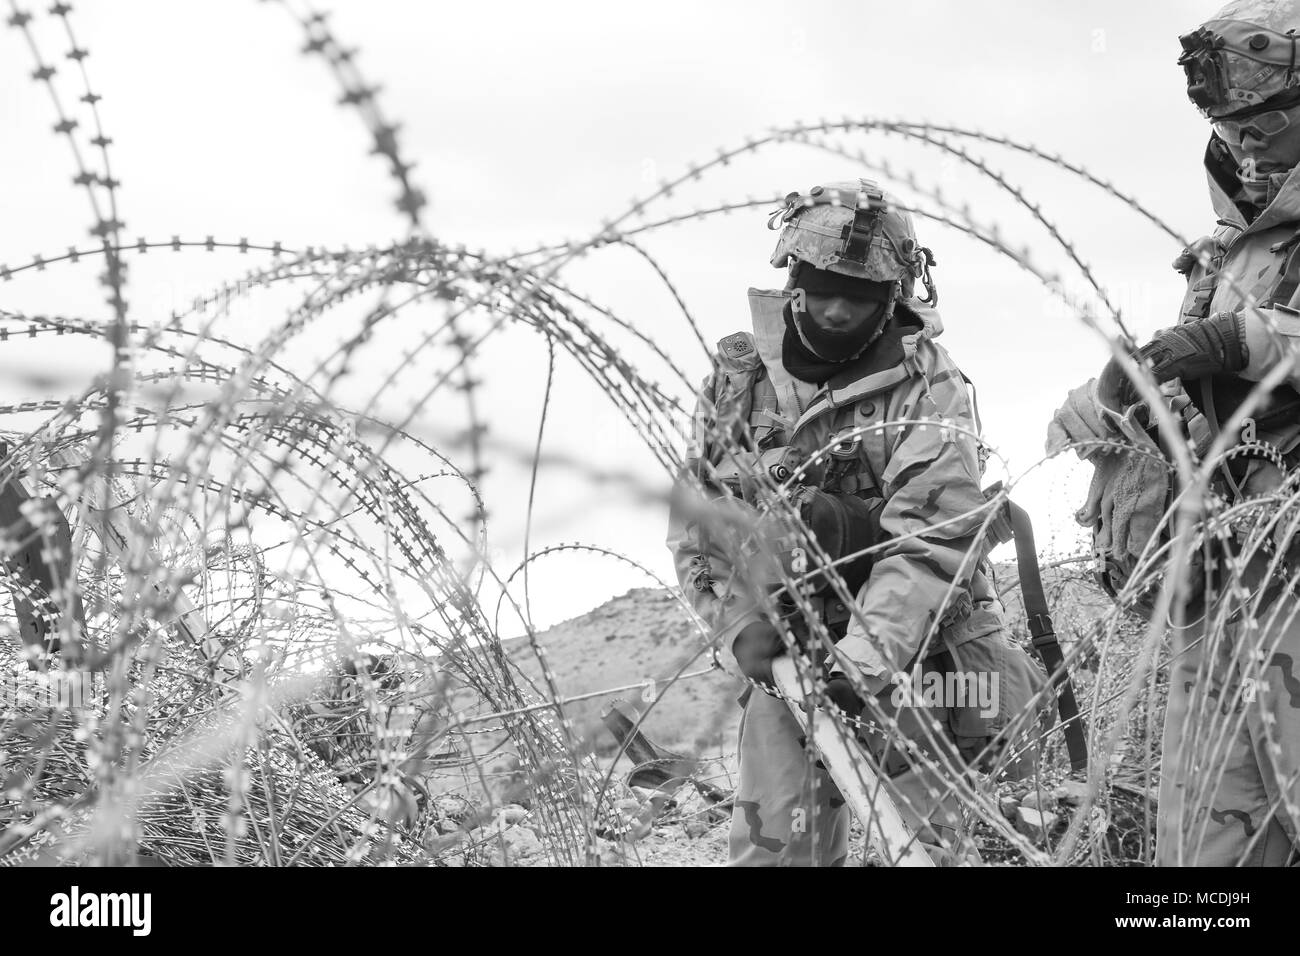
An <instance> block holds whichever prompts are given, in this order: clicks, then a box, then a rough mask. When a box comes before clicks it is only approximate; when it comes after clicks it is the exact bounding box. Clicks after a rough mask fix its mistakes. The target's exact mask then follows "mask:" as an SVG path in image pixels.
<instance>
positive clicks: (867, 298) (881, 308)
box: [792, 264, 894, 362]
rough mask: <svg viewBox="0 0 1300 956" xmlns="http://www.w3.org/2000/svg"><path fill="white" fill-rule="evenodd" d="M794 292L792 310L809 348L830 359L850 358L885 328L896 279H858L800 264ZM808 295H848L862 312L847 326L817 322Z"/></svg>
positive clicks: (821, 357) (804, 341)
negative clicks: (823, 324) (809, 310)
mask: <svg viewBox="0 0 1300 956" xmlns="http://www.w3.org/2000/svg"><path fill="white" fill-rule="evenodd" d="M794 292H795V296H794V302H793V309H792V311H793V315H794V324H795V329H796V331H797V332H798V333H799V339H800V341H802V342H803V344H804V346H805V347H806V348H807V349H808V350H809V351H811V352H812V353H813V354H814V355H816V356H817V357H818V358H820V359H823V360H825V361H827V362H847V361H848V360H849V359H852V358H856V357H857V356H858V355H860V354H861V353H862V352H863V351H864V350H865V349H866V348H867V346H868V345H870V344H871V343H872V342H874V341H875V340H876V339H877V338H879V337H880V334H881V333H882V332H884V330H885V326H886V325H887V324H888V322H889V317H890V314H891V313H892V312H893V309H892V306H893V298H894V296H893V292H894V283H892V282H873V281H871V280H870V279H857V278H854V277H853V276H845V275H840V274H839V273H838V272H830V271H827V270H824V269H814V268H812V267H811V266H809V265H807V264H802V265H800V266H799V271H798V273H797V274H796V276H795V287H794ZM809 296H813V297H817V298H825V299H829V298H842V299H846V300H847V301H848V302H849V303H850V304H851V305H852V307H853V308H854V310H855V311H860V312H861V313H862V315H861V317H860V318H859V319H858V321H857V322H855V323H854V324H853V325H851V326H848V327H845V328H827V327H825V326H822V325H818V324H817V322H815V321H814V320H813V317H812V315H810V314H809V313H808V311H807V304H806V303H807V299H808V297H809Z"/></svg>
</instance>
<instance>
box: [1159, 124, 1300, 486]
mask: <svg viewBox="0 0 1300 956" xmlns="http://www.w3.org/2000/svg"><path fill="white" fill-rule="evenodd" d="M1205 166H1206V172H1207V173H1208V178H1209V187H1210V199H1211V202H1212V203H1213V205H1214V211H1215V213H1216V214H1217V215H1218V217H1219V226H1218V228H1217V229H1216V230H1215V231H1214V233H1213V234H1212V235H1209V236H1206V237H1204V238H1202V239H1199V240H1197V241H1196V242H1195V243H1193V244H1192V246H1191V247H1190V248H1188V249H1186V250H1184V252H1183V254H1182V255H1181V256H1179V258H1178V259H1177V260H1176V261H1175V263H1174V265H1175V268H1177V269H1178V270H1179V271H1180V272H1183V273H1184V274H1186V276H1187V292H1186V295H1185V297H1184V299H1183V304H1182V308H1181V310H1180V315H1179V321H1180V322H1186V321H1191V320H1194V319H1199V318H1203V317H1206V316H1210V315H1213V314H1214V313H1216V312H1226V311H1237V310H1241V311H1242V314H1243V316H1244V320H1245V329H1246V344H1247V347H1248V349H1249V351H1250V361H1249V364H1248V365H1247V366H1246V368H1245V369H1243V370H1242V371H1241V373H1240V374H1239V375H1219V376H1214V377H1213V378H1212V380H1211V381H1210V382H1209V383H1208V384H1209V386H1210V387H1211V395H1210V399H1211V401H1212V402H1213V406H1214V407H1213V409H1208V408H1206V402H1205V395H1204V386H1205V384H1206V383H1185V385H1186V388H1187V393H1188V396H1189V397H1190V398H1191V399H1192V401H1194V402H1196V403H1197V405H1198V406H1200V407H1201V410H1202V411H1203V412H1206V414H1207V417H1213V418H1215V419H1217V423H1218V424H1221V423H1222V422H1223V421H1225V420H1226V419H1227V418H1228V417H1229V415H1230V414H1231V413H1232V412H1233V411H1234V410H1235V409H1236V408H1237V406H1238V404H1239V403H1240V401H1241V399H1242V398H1244V397H1245V395H1246V393H1247V392H1249V390H1250V388H1251V387H1252V386H1253V385H1254V384H1255V383H1256V382H1258V381H1259V380H1260V379H1262V378H1263V377H1264V376H1265V375H1267V374H1268V372H1269V371H1271V370H1272V369H1273V368H1275V367H1276V365H1277V363H1278V362H1281V361H1287V362H1291V363H1292V371H1291V375H1290V377H1289V379H1288V380H1287V382H1286V384H1284V385H1283V386H1282V387H1280V388H1278V389H1275V390H1274V391H1273V393H1272V394H1271V395H1270V396H1268V398H1267V399H1266V400H1265V401H1264V403H1263V404H1262V405H1261V406H1260V407H1259V408H1258V409H1257V410H1256V411H1255V413H1254V415H1253V416H1252V417H1253V419H1254V427H1253V428H1251V431H1250V434H1249V435H1247V436H1245V437H1248V438H1249V437H1251V436H1252V435H1253V436H1254V437H1256V438H1258V439H1260V440H1263V441H1267V442H1269V443H1270V444H1273V445H1274V446H1276V447H1277V448H1278V449H1279V450H1280V451H1282V452H1283V453H1289V452H1292V451H1294V450H1296V447H1297V445H1300V393H1297V388H1300V363H1296V361H1295V358H1294V353H1295V350H1296V347H1297V345H1300V312H1297V311H1296V310H1297V308H1300V294H1298V292H1297V288H1298V287H1300V168H1297V169H1294V170H1292V171H1291V174H1290V175H1289V176H1288V177H1286V178H1285V180H1284V181H1282V182H1281V183H1280V184H1279V185H1278V186H1277V188H1276V190H1275V195H1274V196H1273V199H1272V201H1271V202H1270V203H1269V204H1268V206H1266V207H1265V208H1264V209H1263V210H1262V211H1260V212H1259V213H1258V215H1256V216H1255V217H1254V218H1253V219H1250V220H1249V221H1247V217H1246V215H1245V214H1244V212H1243V206H1242V205H1239V204H1238V201H1239V200H1240V198H1241V193H1240V185H1239V184H1238V182H1237V180H1236V177H1235V175H1234V173H1233V172H1232V169H1233V164H1232V161H1231V158H1230V157H1229V156H1227V154H1226V150H1225V149H1224V148H1223V147H1222V145H1221V144H1220V143H1219V142H1218V141H1217V140H1216V139H1211V141H1210V145H1209V148H1208V149H1207V151H1206V157H1205ZM1202 255H1205V256H1207V258H1208V261H1207V262H1206V263H1204V264H1202V263H1201V262H1200V261H1199V260H1200V258H1201V256H1202ZM1229 277H1231V281H1229ZM1248 299H1249V301H1253V302H1256V303H1258V306H1255V307H1252V306H1250V305H1248V304H1247V301H1248ZM1211 411H1213V412H1214V414H1213V416H1210V412H1211ZM1261 469H1262V470H1261ZM1270 472H1274V473H1270ZM1275 472H1276V469H1274V468H1271V466H1266V463H1264V462H1262V461H1261V462H1258V463H1256V465H1255V467H1254V468H1252V473H1251V476H1250V480H1249V486H1250V487H1249V489H1248V490H1250V491H1252V492H1260V491H1264V490H1266V489H1267V488H1268V487H1271V486H1273V485H1274V484H1276V482H1277V481H1278V480H1279V476H1278V475H1276V474H1275Z"/></svg>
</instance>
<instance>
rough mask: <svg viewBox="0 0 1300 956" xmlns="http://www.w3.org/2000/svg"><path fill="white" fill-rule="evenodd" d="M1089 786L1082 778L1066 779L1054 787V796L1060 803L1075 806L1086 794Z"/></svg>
mask: <svg viewBox="0 0 1300 956" xmlns="http://www.w3.org/2000/svg"><path fill="white" fill-rule="evenodd" d="M1089 789H1090V788H1089V786H1088V785H1087V784H1086V783H1084V782H1083V781H1082V780H1066V781H1065V782H1064V783H1062V784H1061V785H1060V786H1059V787H1057V788H1056V791H1055V794H1054V795H1055V797H1056V799H1057V800H1059V801H1061V802H1062V803H1068V804H1069V805H1070V806H1072V807H1077V806H1078V805H1079V804H1080V803H1082V802H1083V800H1084V798H1085V797H1087V796H1088V791H1089Z"/></svg>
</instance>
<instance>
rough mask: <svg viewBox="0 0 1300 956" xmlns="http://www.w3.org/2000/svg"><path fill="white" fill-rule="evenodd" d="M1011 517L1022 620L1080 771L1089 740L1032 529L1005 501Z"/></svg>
mask: <svg viewBox="0 0 1300 956" xmlns="http://www.w3.org/2000/svg"><path fill="white" fill-rule="evenodd" d="M1007 510H1008V512H1009V513H1010V515H1011V528H1012V530H1013V531H1014V533H1015V540H1016V569H1017V571H1018V572H1019V575H1020V593H1021V597H1022V598H1023V600H1024V603H1025V618H1026V620H1027V621H1028V624H1029V634H1030V637H1031V641H1032V643H1033V645H1034V650H1036V651H1037V652H1038V656H1039V657H1041V658H1042V660H1043V664H1044V666H1045V667H1046V668H1047V673H1048V678H1049V680H1050V681H1051V684H1052V687H1053V688H1054V689H1055V691H1056V706H1057V710H1058V712H1059V713H1060V715H1061V727H1062V728H1063V729H1064V731H1065V746H1066V749H1067V750H1068V751H1069V753H1070V766H1071V767H1072V768H1073V769H1075V770H1083V769H1085V768H1086V767H1087V766H1088V740H1087V734H1086V728H1085V726H1084V723H1083V718H1082V717H1080V716H1079V704H1078V702H1077V701H1076V700H1075V697H1074V685H1073V684H1072V683H1071V682H1070V672H1069V671H1068V670H1067V669H1066V666H1065V655H1064V654H1063V653H1062V652H1061V645H1060V642H1058V641H1057V639H1056V630H1055V627H1054V626H1053V624H1052V616H1051V614H1050V612H1049V611H1048V607H1047V593H1046V592H1045V591H1044V590H1043V576H1042V574H1041V573H1040V572H1039V570H1038V552H1037V551H1036V550H1035V548H1034V527H1033V525H1032V524H1031V523H1030V521H1029V514H1028V512H1026V511H1025V509H1024V508H1021V507H1019V506H1018V505H1016V504H1014V503H1013V502H1010V501H1008V502H1007Z"/></svg>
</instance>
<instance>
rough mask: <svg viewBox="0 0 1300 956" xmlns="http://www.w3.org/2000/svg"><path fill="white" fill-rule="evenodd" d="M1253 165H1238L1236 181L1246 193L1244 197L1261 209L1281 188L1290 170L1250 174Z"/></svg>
mask: <svg viewBox="0 0 1300 956" xmlns="http://www.w3.org/2000/svg"><path fill="white" fill-rule="evenodd" d="M1253 170H1254V166H1253V165H1252V166H1238V167H1237V181H1238V182H1240V183H1241V188H1242V189H1243V190H1244V191H1245V193H1246V198H1247V199H1249V200H1250V202H1251V203H1252V204H1253V205H1256V206H1258V207H1260V208H1261V209H1262V208H1264V207H1265V206H1267V205H1268V204H1269V203H1271V202H1272V201H1273V200H1274V198H1276V196H1277V194H1278V190H1279V189H1281V187H1282V183H1284V182H1285V181H1286V178H1287V177H1288V176H1290V175H1291V170H1289V169H1286V170H1279V171H1276V172H1271V173H1270V172H1266V173H1255V174H1253V175H1252V172H1253Z"/></svg>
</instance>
